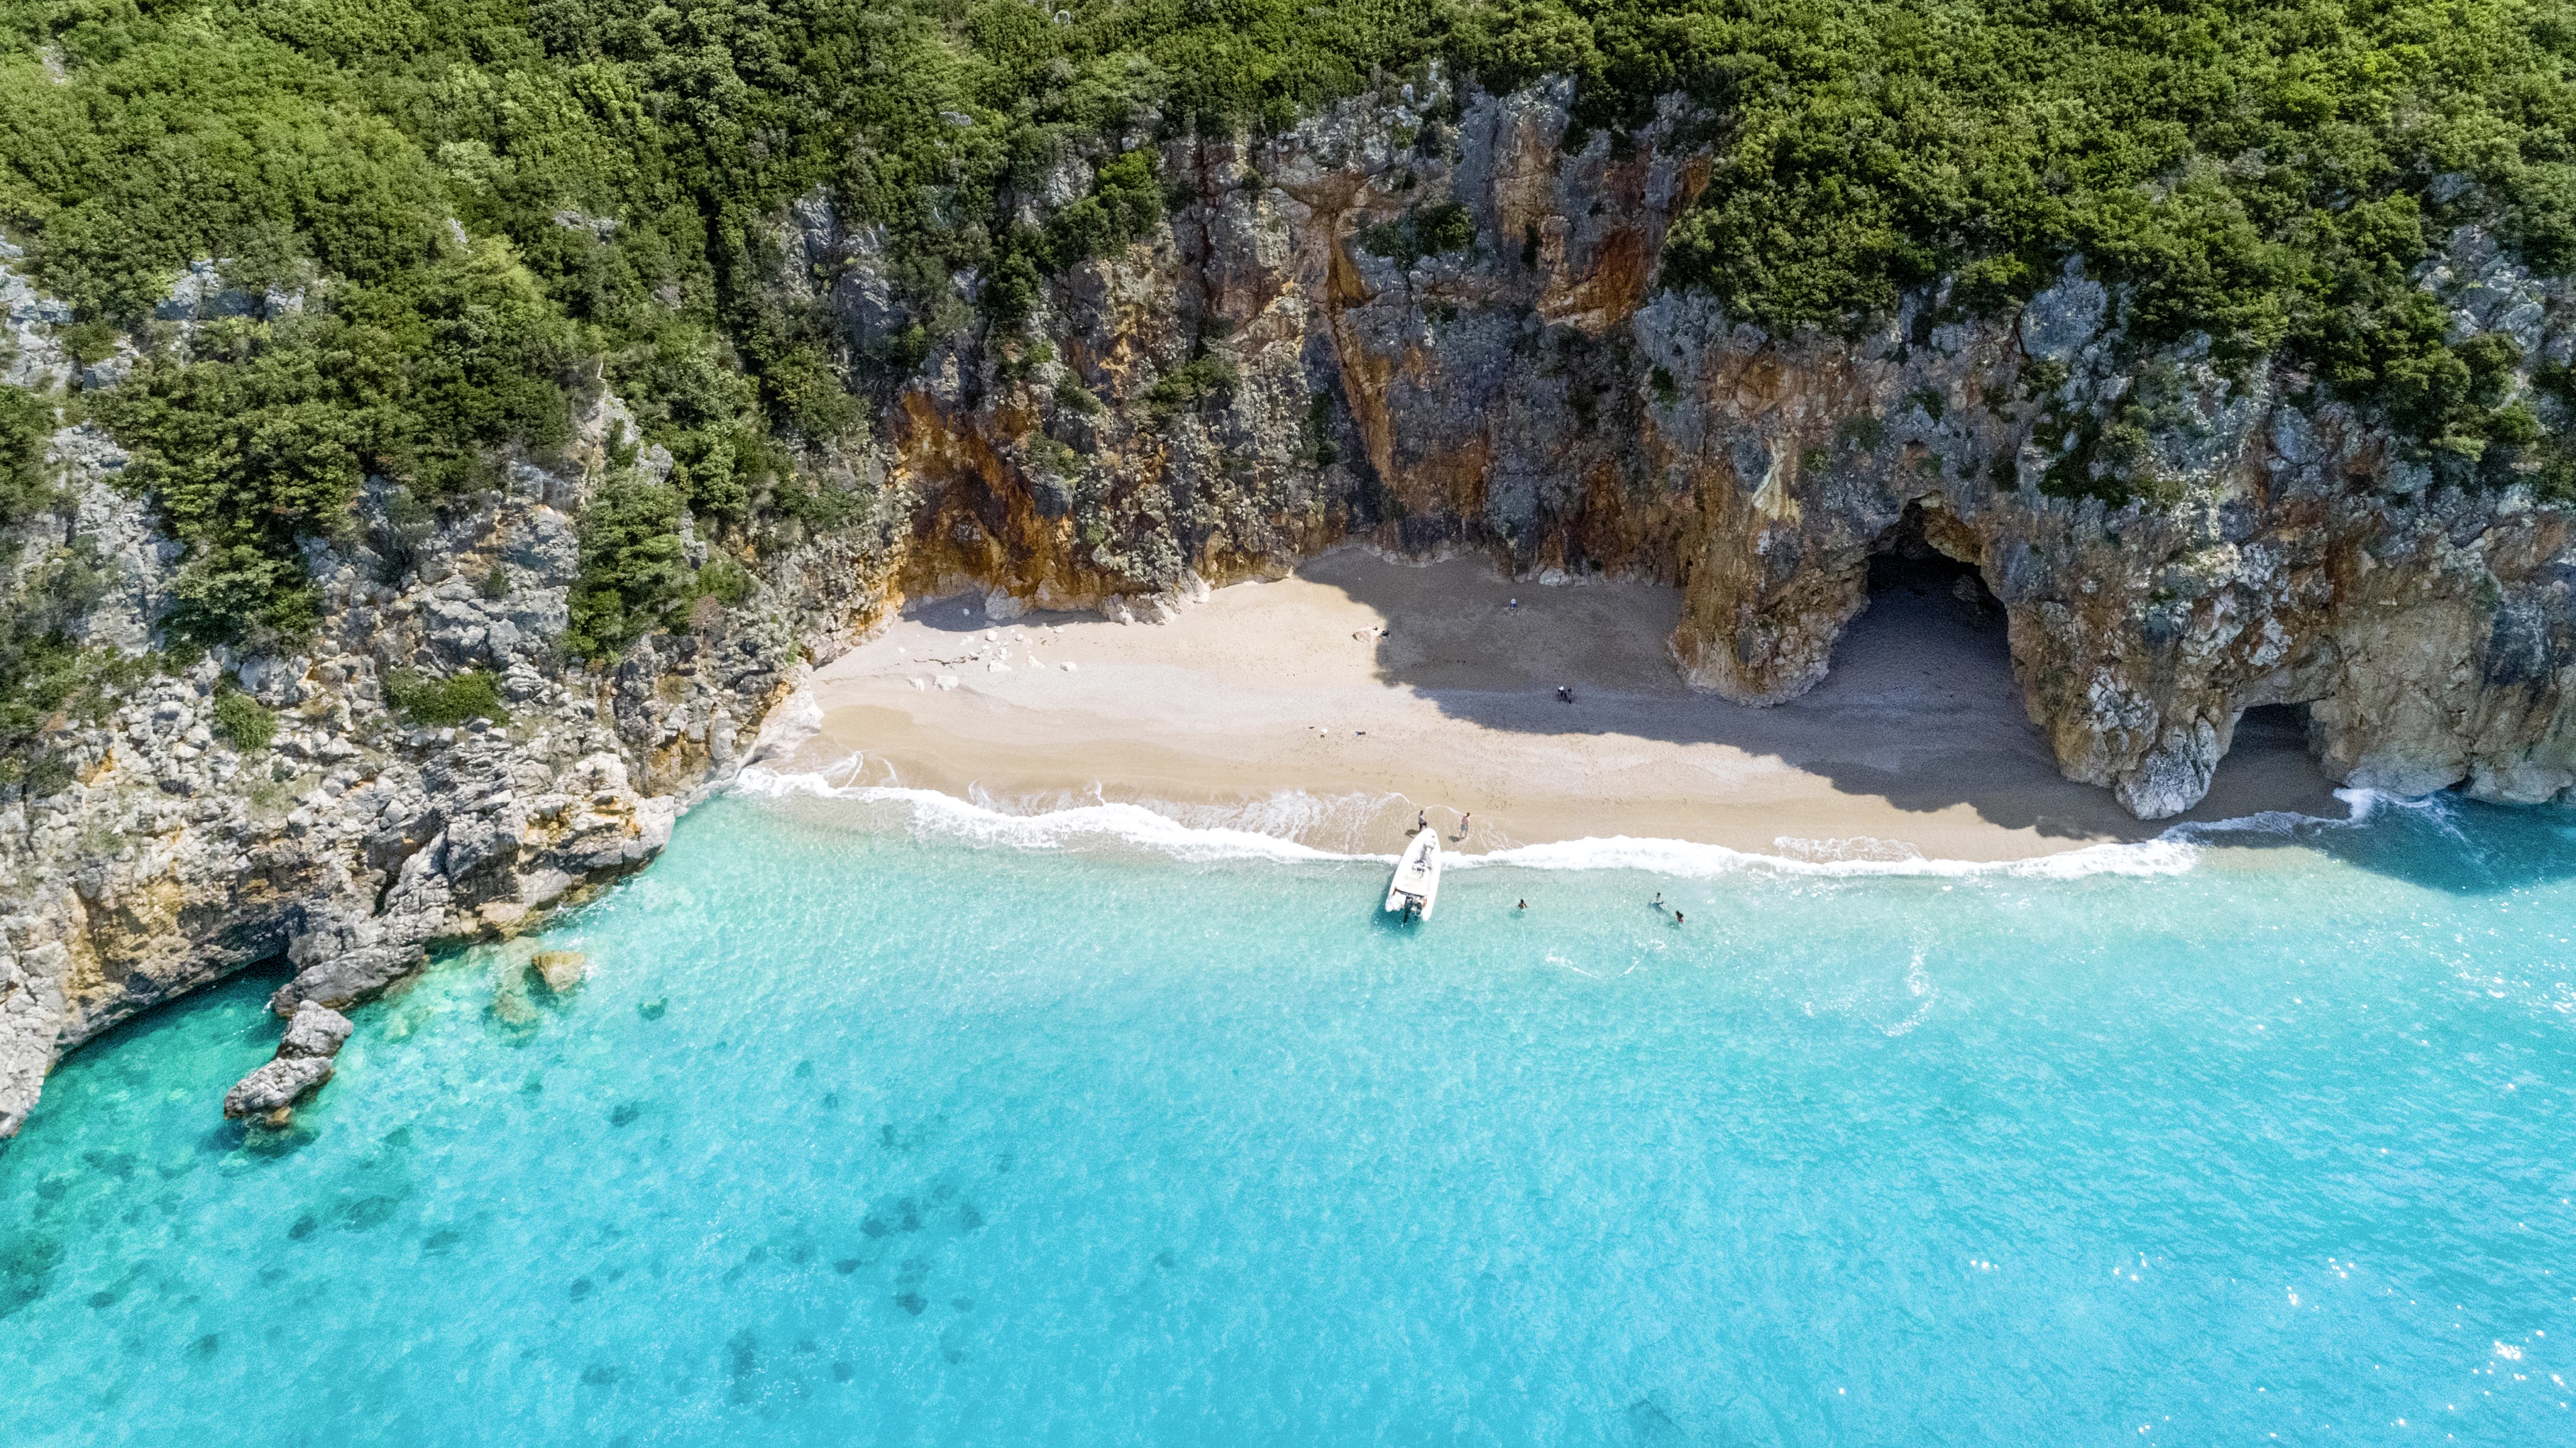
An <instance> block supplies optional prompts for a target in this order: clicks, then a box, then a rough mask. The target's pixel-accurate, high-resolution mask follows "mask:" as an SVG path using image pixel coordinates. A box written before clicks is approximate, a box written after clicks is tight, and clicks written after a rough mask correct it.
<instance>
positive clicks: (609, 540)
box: [564, 481, 689, 657]
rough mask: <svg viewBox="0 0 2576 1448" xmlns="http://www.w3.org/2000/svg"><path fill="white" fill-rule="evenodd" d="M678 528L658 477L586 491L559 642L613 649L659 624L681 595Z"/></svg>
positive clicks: (673, 499)
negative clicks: (575, 570)
mask: <svg viewBox="0 0 2576 1448" xmlns="http://www.w3.org/2000/svg"><path fill="white" fill-rule="evenodd" d="M679 529H680V495H679V494H678V493H677V492H676V491H674V490H672V489H670V488H668V487H664V486H662V485H660V484H658V483H643V482H634V481H626V482H617V483H611V484H609V485H607V486H606V487H603V488H601V489H600V490H599V491H598V492H597V493H595V494H593V495H592V496H591V500H590V505H589V506H588V507H586V508H583V509H582V510H581V521H580V524H579V530H580V535H581V582H580V583H579V585H577V586H576V587H575V588H574V589H573V595H572V623H571V626H570V627H569V628H567V629H565V631H564V646H565V647H566V648H569V649H571V650H572V651H573V652H574V653H576V654H580V655H582V656H584V657H595V656H598V655H602V654H613V653H615V652H617V651H618V650H619V649H622V648H624V647H626V645H628V644H629V643H632V642H633V641H634V640H635V639H636V638H638V637H639V636H641V635H643V634H646V633H649V632H651V631H652V630H654V629H656V628H661V627H664V626H666V625H667V623H668V622H669V621H670V619H671V618H672V617H673V615H674V614H675V613H676V612H677V611H678V608H679V606H680V605H681V604H682V603H683V602H685V601H686V599H687V596H688V585H689V565H688V562H687V557H686V554H687V549H686V547H685V546H684V545H683V544H682V543H681V541H680V532H679Z"/></svg>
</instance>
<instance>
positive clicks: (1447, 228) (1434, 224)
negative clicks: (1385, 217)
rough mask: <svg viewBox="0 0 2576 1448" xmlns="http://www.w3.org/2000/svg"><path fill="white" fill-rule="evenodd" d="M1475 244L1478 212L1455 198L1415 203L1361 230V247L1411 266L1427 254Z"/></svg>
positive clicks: (1434, 254) (1462, 249)
mask: <svg viewBox="0 0 2576 1448" xmlns="http://www.w3.org/2000/svg"><path fill="white" fill-rule="evenodd" d="M1475 244H1476V218H1475V215H1474V214H1473V213H1472V212H1470V211H1468V210H1467V208H1466V207H1465V206H1463V205H1460V204H1459V203H1458V202H1455V201H1438V202H1433V203H1432V204H1430V205H1428V206H1417V207H1414V208H1413V209H1412V210H1410V211H1407V212H1406V213H1405V214H1404V215H1403V216H1401V217H1398V218H1397V219H1395V220H1393V221H1388V222H1382V223H1380V224H1378V225H1376V226H1372V227H1370V228H1369V229H1368V230H1366V231H1364V232H1362V233H1360V245H1361V246H1362V247H1364V248H1366V249H1368V250H1370V251H1373V252H1375V253H1377V254H1378V255H1379V256H1382V257H1386V258H1388V259H1390V260H1392V261H1393V262H1394V263H1395V264H1396V265H1398V266H1401V267H1408V268H1409V267H1411V266H1412V265H1413V264H1414V263H1415V262H1418V261H1420V260H1422V259H1423V258H1424V257H1426V256H1438V255H1440V254H1441V253H1442V252H1450V251H1464V250H1466V249H1467V248H1468V247H1471V246H1474V245H1475Z"/></svg>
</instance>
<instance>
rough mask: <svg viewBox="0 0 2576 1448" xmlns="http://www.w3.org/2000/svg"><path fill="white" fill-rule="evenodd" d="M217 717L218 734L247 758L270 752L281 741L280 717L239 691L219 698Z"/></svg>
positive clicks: (232, 690) (216, 731) (216, 706)
mask: <svg viewBox="0 0 2576 1448" xmlns="http://www.w3.org/2000/svg"><path fill="white" fill-rule="evenodd" d="M214 716H215V725H214V728H215V733H217V734H218V735H221V736H222V737H223V738H224V739H225V740H226V741H227V742H228V743H230V744H231V745H232V746H233V747H234V748H236V749H239V750H241V751H242V752H243V753H245V754H247V753H249V752H251V751H253V750H257V749H266V748H267V747H268V744H269V741H270V740H272V739H275V738H276V737H277V715H276V714H274V713H273V712H271V711H270V710H269V709H268V708H267V707H266V706H265V705H263V704H261V703H260V702H259V701H258V700H257V699H254V698H252V697H251V696H250V695H248V694H245V693H242V692H241V691H240V690H238V689H225V690H223V691H221V692H219V693H217V694H216V695H215V707H214Z"/></svg>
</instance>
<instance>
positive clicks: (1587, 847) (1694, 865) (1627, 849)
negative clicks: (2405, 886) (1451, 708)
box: [1450, 835, 2200, 880]
mask: <svg viewBox="0 0 2576 1448" xmlns="http://www.w3.org/2000/svg"><path fill="white" fill-rule="evenodd" d="M2199 858H2200V848H2199V846H2197V845H2194V844H2192V843H2190V842H2189V841H2185V840H2175V839H2167V838H2163V837H2159V838H2157V839H2152V840H2144V841H2141V842H2139V843H2136V844H2108V845H2086V846H2083V847H2082V848H2080V849H2073V850H2066V851H2063V852H2061V853H2058V854H2054V855H2039V856H2035V857H2033V858H2030V859H2026V860H1991V861H1988V860H1940V859H1927V858H1924V857H1922V856H1920V855H1916V856H1911V857H1906V858H1897V859H1804V858H1798V857H1795V856H1788V855H1762V854H1754V853H1751V852H1748V851H1744V850H1730V849H1728V848H1727V847H1726V846H1724V845H1703V844H1697V843H1694V842H1692V841H1689V840H1662V839H1632V838H1630V837H1629V836H1626V835H1614V836H1612V837H1611V838H1609V839H1585V840H1562V841H1558V842H1556V843H1554V844H1545V845H1522V846H1519V847H1517V848H1515V849H1509V850H1497V851H1495V852H1494V853H1492V854H1490V855H1464V856H1453V857H1451V859H1450V868H1452V869H1461V868H1466V869H1472V868H1476V867H1479V866H1493V865H1518V866H1520V867H1522V868H1524V869H1532V870H1643V871H1648V872H1651V873H1654V874H1658V875H1675V876H1680V877H1682V878H1685V879H1708V878H1713V877H1716V876H1720V875H1735V874H1742V873H1745V872H1746V871H1771V872H1775V873H1778V874H1783V875H1818V876H1836V875H1937V876H1944V877H1948V876H1970V875H2001V876H2008V877H2014V878H2022V879H2043V880H2072V879H2077V878H2080V877H2083V876H2086V875H2179V874H2181V873H2183V872H2184V871H2186V870H2188V869H2190V868H2191V867H2192V865H2193V863H2194V862H2195V861H2197V860H2198V859H2199Z"/></svg>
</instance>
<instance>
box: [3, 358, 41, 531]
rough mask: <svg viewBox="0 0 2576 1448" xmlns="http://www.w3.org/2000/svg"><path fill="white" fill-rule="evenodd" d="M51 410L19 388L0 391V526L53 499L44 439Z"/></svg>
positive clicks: (34, 396) (32, 395)
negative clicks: (47, 479) (48, 478)
mask: <svg viewBox="0 0 2576 1448" xmlns="http://www.w3.org/2000/svg"><path fill="white" fill-rule="evenodd" d="M53 430H54V409H53V408H52V407H51V406H50V405H49V404H47V403H46V401H45V400H44V399H43V398H41V397H37V396H36V395H34V394H33V393H31V392H28V391H27V390H26V389H25V388H23V387H0V524H8V523H14V522H16V521H17V520H19V519H20V518H23V517H25V516H27V515H28V514H29V513H33V512H35V511H37V510H38V509H40V508H42V507H43V506H44V505H45V504H46V503H47V502H48V501H50V500H51V499H52V497H53V489H52V488H51V487H50V486H49V485H48V484H47V481H46V478H45V439H46V438H47V437H48V436H50V435H51V434H52V433H53Z"/></svg>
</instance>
